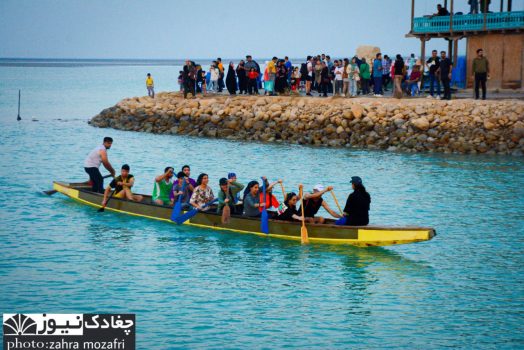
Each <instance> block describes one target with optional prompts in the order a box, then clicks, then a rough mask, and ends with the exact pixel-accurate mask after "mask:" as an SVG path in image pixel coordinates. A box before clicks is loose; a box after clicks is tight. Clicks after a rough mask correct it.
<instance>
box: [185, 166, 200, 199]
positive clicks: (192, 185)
mask: <svg viewBox="0 0 524 350" xmlns="http://www.w3.org/2000/svg"><path fill="white" fill-rule="evenodd" d="M182 172H183V173H184V174H185V176H186V177H187V179H188V180H189V197H191V195H192V194H193V191H194V190H195V187H196V186H197V185H196V181H195V179H193V178H191V168H190V167H189V165H184V166H183V167H182ZM186 186H187V185H186Z"/></svg>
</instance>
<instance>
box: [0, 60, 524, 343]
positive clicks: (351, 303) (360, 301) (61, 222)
mask: <svg viewBox="0 0 524 350" xmlns="http://www.w3.org/2000/svg"><path fill="white" fill-rule="evenodd" d="M176 69H177V68H174V67H166V66H162V67H140V66H127V67H77V68H75V67H67V68H65V67H0V127H1V130H2V131H1V134H0V150H1V158H0V200H1V202H2V203H3V204H2V207H1V209H0V219H1V225H0V252H1V254H0V290H1V292H0V312H2V313H4V312H33V313H39V312H54V313H58V312H84V313H88V312H115V313H117V312H131V313H136V314H137V333H138V334H137V344H138V348H140V349H167V348H242V349H244V348H268V349H269V348H284V347H290V348H301V349H304V348H322V349H327V348H343V349H347V348H370V349H374V348H384V347H388V348H415V349H428V348H434V349H441V348H468V349H471V348H482V349H490V348H492V349H495V348H497V349H512V348H522V347H523V346H524V336H523V334H524V326H523V316H524V284H523V282H524V278H523V277H522V272H523V268H522V266H523V264H524V258H523V253H524V238H523V236H524V220H523V213H524V200H523V198H524V175H523V174H524V162H523V160H522V159H521V158H513V157H487V156H457V155H431V154H419V155H411V154H396V153H387V152H378V151H364V150H353V149H351V150H349V149H337V150H334V149H327V148H308V147H299V146H289V145H266V144H257V143H251V144H248V143H241V142H229V141H221V140H211V139H198V138H189V137H177V136H166V135H151V134H144V133H126V132H122V131H115V130H108V129H106V130H103V129H95V128H92V127H90V126H88V125H87V123H86V121H87V119H88V118H89V117H91V116H92V115H94V114H96V113H97V112H98V111H99V110H101V109H103V108H105V107H107V106H109V105H112V104H114V103H116V102H117V101H118V100H119V99H120V98H122V97H125V96H133V95H142V94H144V91H143V79H142V76H143V75H145V73H147V72H148V71H151V72H152V73H153V74H154V75H155V76H156V77H157V86H158V85H160V84H161V83H160V82H162V84H163V83H164V82H165V86H166V88H165V90H168V89H170V87H169V86H171V89H174V88H176V75H177V72H178V71H177V70H176ZM171 77H172V81H170V80H169V79H171ZM169 84H171V85H169ZM19 87H21V88H22V89H23V93H24V95H23V96H25V100H24V101H23V104H22V117H23V118H24V120H23V121H22V122H20V123H17V122H15V118H16V94H17V90H18V88H19ZM159 90H163V89H159ZM32 116H35V117H36V118H37V119H39V121H38V122H31V121H30V118H31V117H32ZM57 119H61V120H57ZM106 135H110V136H112V137H113V138H114V139H115V143H114V145H113V148H112V149H111V151H110V159H111V161H112V162H113V164H114V165H116V166H119V165H121V164H122V163H124V162H126V163H129V164H130V165H131V170H132V173H133V174H134V175H135V176H136V190H137V191H139V192H146V193H149V192H150V191H151V190H152V186H153V185H152V181H153V180H152V179H153V177H154V176H155V175H157V174H159V173H160V172H161V171H162V169H163V168H164V167H165V166H167V165H174V166H175V167H177V168H178V167H180V166H182V165H183V164H186V163H188V164H191V165H192V170H193V175H194V176H195V177H196V176H197V175H198V173H199V172H206V173H208V174H210V178H211V182H212V184H213V185H214V188H213V189H214V190H215V191H216V190H217V189H218V188H217V187H218V186H215V184H216V183H217V182H218V179H219V178H220V177H222V176H224V175H225V174H227V172H230V171H234V172H236V173H237V174H238V176H239V179H241V180H242V181H243V182H244V183H247V182H248V181H249V180H251V179H254V178H258V177H259V176H260V175H267V176H268V177H269V178H270V179H276V178H279V177H281V178H283V179H284V184H285V186H286V190H293V189H296V187H297V185H298V183H304V184H305V185H306V187H307V188H311V187H312V186H313V185H314V184H315V183H318V182H321V183H324V184H325V185H328V184H330V185H333V186H335V190H336V193H337V195H338V197H339V201H341V202H344V201H345V197H346V195H347V194H348V191H349V190H350V185H349V183H348V179H349V177H350V176H352V175H359V176H361V177H362V178H363V179H364V181H365V184H366V186H367V188H368V190H369V192H370V193H371V195H372V211H371V221H372V223H374V224H384V225H406V224H410V225H428V226H433V227H435V228H436V229H437V232H438V236H437V237H436V238H435V239H434V240H432V241H429V242H424V243H420V244H412V245H405V246H396V247H388V248H372V249H360V248H352V247H330V246H327V245H310V246H301V245H300V244H297V243H295V242H287V241H280V240H274V239H263V238H259V237H251V236H249V235H240V234H234V233H224V232H222V233H221V232H214V231H210V230H203V229H198V228H188V227H178V226H175V225H171V224H168V223H161V222H155V221H149V220H145V219H140V218H134V217H129V216H125V215H120V214H114V213H110V212H105V213H103V214H98V213H96V209H93V208H90V207H85V206H83V205H80V204H77V203H74V202H73V201H71V200H68V199H67V198H66V197H63V196H61V195H59V194H57V195H55V196H53V197H47V196H45V195H42V194H41V191H42V190H45V189H49V188H51V181H52V180H54V179H60V180H79V181H84V180H85V179H86V174H85V173H84V172H83V168H82V162H83V160H84V158H85V156H86V154H87V152H88V151H89V150H90V149H91V148H93V147H94V146H95V145H97V144H98V143H99V141H100V139H101V138H102V137H103V136H106ZM277 193H278V192H277ZM326 199H327V200H328V202H329V204H330V205H331V206H332V207H334V203H333V200H332V199H331V198H330V197H326Z"/></svg>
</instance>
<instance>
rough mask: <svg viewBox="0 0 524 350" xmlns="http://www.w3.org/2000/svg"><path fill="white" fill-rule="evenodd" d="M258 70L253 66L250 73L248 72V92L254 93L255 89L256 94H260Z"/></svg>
mask: <svg viewBox="0 0 524 350" xmlns="http://www.w3.org/2000/svg"><path fill="white" fill-rule="evenodd" d="M258 76H259V74H258V72H257V71H256V70H255V68H251V70H250V71H249V73H247V92H248V93H249V94H250V95H252V94H253V91H254V93H255V95H258V84H257V79H258Z"/></svg>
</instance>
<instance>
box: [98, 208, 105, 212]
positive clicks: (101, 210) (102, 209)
mask: <svg viewBox="0 0 524 350" xmlns="http://www.w3.org/2000/svg"><path fill="white" fill-rule="evenodd" d="M105 209H106V207H102V208H100V209H98V210H97V212H99V213H101V212H103V211H104V210H105Z"/></svg>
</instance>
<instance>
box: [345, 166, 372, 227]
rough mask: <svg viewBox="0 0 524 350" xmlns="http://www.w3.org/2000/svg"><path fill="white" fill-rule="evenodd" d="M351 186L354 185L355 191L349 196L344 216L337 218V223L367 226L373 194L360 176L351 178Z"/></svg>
mask: <svg viewBox="0 0 524 350" xmlns="http://www.w3.org/2000/svg"><path fill="white" fill-rule="evenodd" d="M351 187H353V193H351V194H350V195H349V196H348V199H347V201H346V206H345V207H344V217H343V218H342V219H340V220H337V225H349V226H366V225H367V224H369V205H370V204H371V196H370V195H369V193H367V191H366V188H365V187H364V185H363V184H362V179H361V178H360V177H358V176H353V177H352V178H351Z"/></svg>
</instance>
